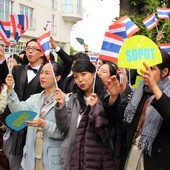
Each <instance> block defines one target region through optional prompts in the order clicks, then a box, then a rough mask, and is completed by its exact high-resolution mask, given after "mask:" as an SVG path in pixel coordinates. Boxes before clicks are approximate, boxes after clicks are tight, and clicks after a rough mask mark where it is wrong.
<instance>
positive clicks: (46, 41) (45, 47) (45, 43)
mask: <svg viewBox="0 0 170 170" xmlns="http://www.w3.org/2000/svg"><path fill="white" fill-rule="evenodd" d="M37 43H38V44H39V47H40V49H41V50H42V51H43V52H44V55H45V56H46V57H47V60H49V59H50V31H48V32H46V33H45V34H43V35H41V36H40V37H39V38H38V39H37Z"/></svg>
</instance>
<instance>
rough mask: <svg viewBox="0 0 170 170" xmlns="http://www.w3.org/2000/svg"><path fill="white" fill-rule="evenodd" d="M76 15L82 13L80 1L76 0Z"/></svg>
mask: <svg viewBox="0 0 170 170" xmlns="http://www.w3.org/2000/svg"><path fill="white" fill-rule="evenodd" d="M77 13H78V14H81V13H82V0H77Z"/></svg>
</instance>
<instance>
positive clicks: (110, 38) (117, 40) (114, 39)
mask: <svg viewBox="0 0 170 170" xmlns="http://www.w3.org/2000/svg"><path fill="white" fill-rule="evenodd" d="M123 42H124V40H123V38H122V37H121V36H119V35H116V34H112V33H110V32H106V33H105V37H104V40H103V44H102V47H101V51H100V55H99V59H102V60H106V61H112V62H117V59H118V54H119V51H120V48H121V46H122V44H123Z"/></svg>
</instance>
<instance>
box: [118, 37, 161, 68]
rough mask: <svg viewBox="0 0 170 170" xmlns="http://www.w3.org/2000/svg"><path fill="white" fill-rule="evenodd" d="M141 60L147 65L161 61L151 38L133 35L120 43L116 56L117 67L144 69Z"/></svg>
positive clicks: (159, 53)
mask: <svg viewBox="0 0 170 170" xmlns="http://www.w3.org/2000/svg"><path fill="white" fill-rule="evenodd" d="M143 62H146V63H147V64H148V65H149V66H154V65H157V64H159V63H162V56H161V52H160V50H159V48H158V46H157V44H155V43H154V42H153V41H152V40H151V39H149V38H148V37H146V36H143V35H135V36H133V37H130V38H129V39H127V40H126V41H125V42H124V44H123V45H122V47H121V49H120V52H119V56H118V67H122V68H134V69H138V70H140V69H144V66H143Z"/></svg>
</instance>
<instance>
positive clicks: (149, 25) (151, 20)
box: [143, 14, 158, 30]
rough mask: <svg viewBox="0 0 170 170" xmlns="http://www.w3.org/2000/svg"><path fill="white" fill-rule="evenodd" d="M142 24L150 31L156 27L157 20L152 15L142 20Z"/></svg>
mask: <svg viewBox="0 0 170 170" xmlns="http://www.w3.org/2000/svg"><path fill="white" fill-rule="evenodd" d="M143 24H144V25H145V26H146V28H148V29H149V30H151V29H152V28H154V27H156V26H157V24H158V20H157V18H156V16H155V14H152V15H150V16H148V17H147V18H146V19H144V20H143Z"/></svg>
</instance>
